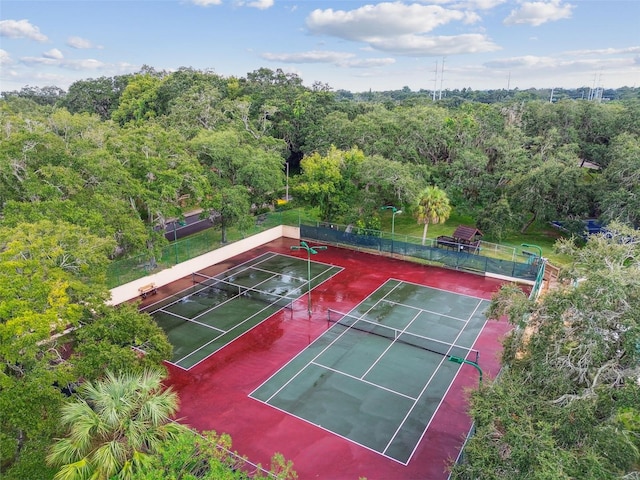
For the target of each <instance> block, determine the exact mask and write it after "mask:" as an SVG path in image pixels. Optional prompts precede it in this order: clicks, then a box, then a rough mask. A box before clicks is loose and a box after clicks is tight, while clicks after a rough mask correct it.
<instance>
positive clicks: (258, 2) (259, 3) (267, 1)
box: [236, 0, 273, 10]
mask: <svg viewBox="0 0 640 480" xmlns="http://www.w3.org/2000/svg"><path fill="white" fill-rule="evenodd" d="M236 4H237V5H239V6H241V7H245V6H246V7H253V8H257V9H258V10H266V9H268V8H271V7H273V0H252V1H249V2H246V1H244V0H238V1H237V2H236Z"/></svg>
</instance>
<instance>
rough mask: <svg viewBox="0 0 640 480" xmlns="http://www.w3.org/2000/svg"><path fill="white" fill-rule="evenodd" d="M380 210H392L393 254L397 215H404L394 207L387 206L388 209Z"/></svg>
mask: <svg viewBox="0 0 640 480" xmlns="http://www.w3.org/2000/svg"><path fill="white" fill-rule="evenodd" d="M380 210H391V253H393V240H394V237H395V230H396V215H398V214H399V213H402V210H398V209H397V208H396V207H394V206H393V205H387V206H386V207H382V208H380Z"/></svg>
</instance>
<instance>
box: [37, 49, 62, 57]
mask: <svg viewBox="0 0 640 480" xmlns="http://www.w3.org/2000/svg"><path fill="white" fill-rule="evenodd" d="M42 56H43V57H44V58H51V59H53V60H62V59H63V58H64V55H63V54H62V52H61V51H60V50H58V49H57V48H52V49H51V50H49V51H48V52H44V53H43V54H42Z"/></svg>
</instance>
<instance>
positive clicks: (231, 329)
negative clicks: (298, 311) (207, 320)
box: [178, 304, 284, 369]
mask: <svg viewBox="0 0 640 480" xmlns="http://www.w3.org/2000/svg"><path fill="white" fill-rule="evenodd" d="M274 305H275V304H271V305H266V306H265V307H264V308H263V309H261V310H259V311H257V312H256V313H254V314H253V315H251V316H249V317H247V318H245V319H244V320H243V321H241V322H240V323H237V324H236V325H234V326H233V327H232V328H230V329H229V330H226V331H225V332H224V333H221V334H220V335H218V336H217V337H216V338H213V339H211V340H210V341H208V342H207V343H205V344H203V345H202V346H201V347H199V348H197V349H196V350H194V351H193V352H191V353H189V354H188V355H185V356H184V357H182V358H181V359H180V360H178V362H182V361H183V360H185V359H187V358H189V357H190V356H191V355H193V354H194V353H197V352H199V351H200V350H202V349H203V348H205V347H206V346H208V345H209V344H211V343H213V342H215V341H216V340H217V339H218V338H220V337H221V336H223V335H226V334H227V333H229V332H232V331H233V330H235V329H236V328H238V327H239V326H241V325H243V324H244V323H246V322H248V321H249V320H251V319H252V318H253V317H255V316H257V315H259V314H260V313H262V312H264V311H265V310H267V309H268V308H271V307H273V306H274ZM283 308H284V307H281V308H279V309H278V311H280V310H282V309H283ZM267 318H268V317H267ZM264 320H266V318H265V319H264ZM264 320H263V321H264ZM260 323H262V322H259V323H257V324H256V325H254V326H253V327H251V328H250V329H249V330H246V331H245V332H243V333H242V335H244V334H245V333H247V332H248V331H250V330H252V329H254V328H255V327H257V326H258V325H260ZM239 337H240V335H238V337H236V338H239ZM236 338H234V339H233V340H235V339H236ZM233 340H232V341H233ZM229 343H231V342H227V343H225V344H224V345H222V346H221V347H220V348H218V349H216V350H215V351H214V352H211V353H210V354H209V355H207V356H206V357H205V358H203V359H202V360H205V359H206V358H209V357H210V356H211V355H213V354H214V353H215V352H217V351H218V350H220V349H222V348H223V347H226V346H227V345H229ZM202 360H199V361H198V363H200V362H202ZM198 363H195V364H193V365H191V366H190V367H189V369H191V368H193V367H195V366H196V365H198Z"/></svg>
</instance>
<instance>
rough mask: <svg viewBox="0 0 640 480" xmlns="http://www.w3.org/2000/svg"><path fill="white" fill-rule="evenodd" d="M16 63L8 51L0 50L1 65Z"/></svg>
mask: <svg viewBox="0 0 640 480" xmlns="http://www.w3.org/2000/svg"><path fill="white" fill-rule="evenodd" d="M12 63H14V61H13V59H12V58H11V55H9V52H7V51H6V50H3V49H1V48H0V65H11V64H12Z"/></svg>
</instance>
